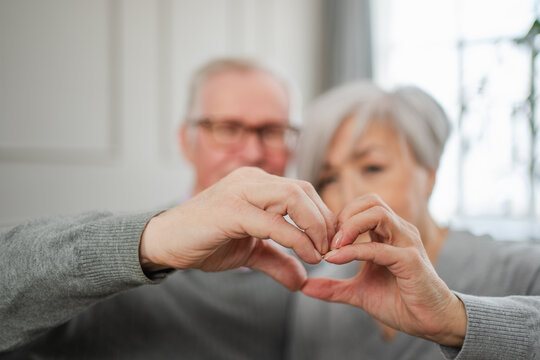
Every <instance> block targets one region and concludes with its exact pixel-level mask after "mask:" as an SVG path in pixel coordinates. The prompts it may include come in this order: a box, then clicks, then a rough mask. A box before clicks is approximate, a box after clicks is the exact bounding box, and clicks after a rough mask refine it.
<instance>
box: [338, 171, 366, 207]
mask: <svg viewBox="0 0 540 360" xmlns="http://www.w3.org/2000/svg"><path fill="white" fill-rule="evenodd" d="M341 177H342V179H343V200H344V201H345V203H348V202H349V201H351V200H353V199H355V198H357V197H359V196H362V195H364V194H365V191H364V186H363V184H362V179H360V176H359V175H358V172H357V171H356V170H355V169H344V170H343V173H342V175H341Z"/></svg>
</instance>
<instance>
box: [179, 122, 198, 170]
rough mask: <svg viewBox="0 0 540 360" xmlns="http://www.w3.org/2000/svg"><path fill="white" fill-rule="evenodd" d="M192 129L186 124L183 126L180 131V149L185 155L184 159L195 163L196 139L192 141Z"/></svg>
mask: <svg viewBox="0 0 540 360" xmlns="http://www.w3.org/2000/svg"><path fill="white" fill-rule="evenodd" d="M189 131H190V128H189V126H187V125H186V124H183V125H181V126H180V128H179V129H178V143H179V145H180V149H182V153H183V154H184V157H185V158H186V159H187V160H188V161H189V162H190V163H193V155H194V153H193V152H194V151H195V150H194V146H193V145H194V144H193V142H194V139H192V136H191V135H193V134H190V133H189Z"/></svg>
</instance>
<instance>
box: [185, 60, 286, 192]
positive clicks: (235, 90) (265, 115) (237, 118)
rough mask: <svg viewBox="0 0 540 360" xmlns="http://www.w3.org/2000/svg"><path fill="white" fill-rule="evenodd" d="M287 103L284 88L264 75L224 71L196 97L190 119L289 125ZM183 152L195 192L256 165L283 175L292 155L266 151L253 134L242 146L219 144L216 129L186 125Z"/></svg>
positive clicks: (248, 136) (249, 125)
mask: <svg viewBox="0 0 540 360" xmlns="http://www.w3.org/2000/svg"><path fill="white" fill-rule="evenodd" d="M288 117H289V98H288V94H287V92H286V90H285V88H284V87H283V85H282V84H281V83H280V82H279V81H278V80H276V79H274V78H273V77H272V76H271V75H269V74H267V73H265V72H262V71H233V70H231V71H224V72H221V73H217V74H215V75H213V76H211V77H210V78H209V79H208V80H207V81H206V82H205V83H204V84H202V85H201V86H200V88H199V91H198V93H197V94H196V95H195V99H194V104H193V111H192V120H194V121H201V120H205V121H208V120H209V121H210V122H211V123H212V124H216V123H221V122H225V123H231V122H233V123H236V124H240V125H244V126H246V127H247V128H249V129H256V128H260V127H262V126H269V125H277V126H278V127H279V126H284V125H285V126H286V125H288ZM180 135H181V136H180V138H181V142H182V148H183V150H184V154H185V155H186V157H187V159H188V160H189V161H190V162H191V164H192V165H193V167H194V169H195V172H196V184H195V189H194V191H195V193H198V192H200V191H202V190H204V189H205V188H207V187H209V186H210V185H212V184H214V183H215V182H217V181H218V180H220V179H221V178H223V177H224V176H226V175H227V174H229V173H230V172H231V171H233V170H235V169H237V168H239V167H242V166H256V167H259V168H261V169H263V170H265V171H266V172H268V173H271V174H275V175H283V174H284V172H285V168H286V165H287V161H288V159H289V156H290V152H289V150H287V148H283V149H276V148H269V147H268V146H265V145H264V143H263V142H262V141H261V138H259V136H258V135H257V133H256V132H254V131H248V132H247V133H246V134H245V136H244V137H242V140H241V141H237V142H235V143H234V144H223V143H222V142H219V141H217V139H216V136H215V135H216V133H215V130H214V131H213V130H212V128H210V127H206V126H193V127H191V128H188V127H187V126H184V127H183V128H182V129H181V132H180Z"/></svg>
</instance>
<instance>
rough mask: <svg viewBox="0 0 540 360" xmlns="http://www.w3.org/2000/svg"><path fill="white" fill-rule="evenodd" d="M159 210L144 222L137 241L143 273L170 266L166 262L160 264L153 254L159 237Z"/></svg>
mask: <svg viewBox="0 0 540 360" xmlns="http://www.w3.org/2000/svg"><path fill="white" fill-rule="evenodd" d="M161 214H163V212H160V213H158V214H156V215H155V216H153V217H152V218H151V219H150V220H149V221H148V223H147V224H146V226H145V228H144V230H143V232H142V234H141V240H140V243H139V262H140V264H141V268H142V269H143V271H144V273H146V274H149V273H152V272H156V271H161V270H165V269H168V268H170V266H167V265H166V264H162V263H161V261H160V260H159V258H158V257H157V256H156V255H155V254H156V253H157V251H156V249H157V247H158V243H159V239H160V235H159V234H160V231H159V228H160V225H161V224H160V215H161Z"/></svg>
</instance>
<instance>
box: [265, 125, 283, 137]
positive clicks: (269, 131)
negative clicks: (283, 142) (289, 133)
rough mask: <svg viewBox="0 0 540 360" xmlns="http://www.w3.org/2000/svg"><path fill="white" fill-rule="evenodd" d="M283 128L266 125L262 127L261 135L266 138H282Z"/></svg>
mask: <svg viewBox="0 0 540 360" xmlns="http://www.w3.org/2000/svg"><path fill="white" fill-rule="evenodd" d="M284 133H285V130H284V129H283V128H280V127H267V128H263V129H262V132H261V134H262V136H263V137H264V138H268V139H275V138H282V137H283V134H284Z"/></svg>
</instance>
